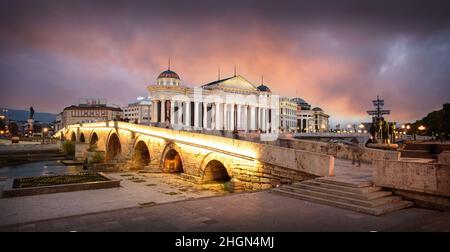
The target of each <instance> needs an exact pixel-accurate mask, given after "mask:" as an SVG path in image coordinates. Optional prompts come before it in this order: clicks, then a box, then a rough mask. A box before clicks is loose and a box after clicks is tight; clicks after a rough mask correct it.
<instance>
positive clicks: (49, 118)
mask: <svg viewBox="0 0 450 252" xmlns="http://www.w3.org/2000/svg"><path fill="white" fill-rule="evenodd" d="M7 110H8V112H6V113H5V112H1V111H0V113H3V114H6V116H9V118H10V120H12V121H26V120H28V117H29V116H30V111H29V110H21V109H7ZM55 119H56V114H52V113H41V112H35V113H34V120H35V121H39V122H54V121H55Z"/></svg>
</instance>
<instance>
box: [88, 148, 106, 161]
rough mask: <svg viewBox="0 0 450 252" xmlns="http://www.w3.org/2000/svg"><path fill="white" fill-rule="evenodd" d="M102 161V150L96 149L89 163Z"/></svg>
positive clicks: (103, 158)
mask: <svg viewBox="0 0 450 252" xmlns="http://www.w3.org/2000/svg"><path fill="white" fill-rule="evenodd" d="M104 161H105V155H103V152H100V151H96V152H95V154H94V155H93V156H92V159H91V163H102V162H104Z"/></svg>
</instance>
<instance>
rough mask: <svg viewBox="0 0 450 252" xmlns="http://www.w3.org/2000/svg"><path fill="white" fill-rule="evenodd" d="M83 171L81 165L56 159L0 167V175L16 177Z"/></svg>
mask: <svg viewBox="0 0 450 252" xmlns="http://www.w3.org/2000/svg"><path fill="white" fill-rule="evenodd" d="M82 171H83V167H82V166H81V165H70V166H65V165H63V164H61V163H59V162H58V161H39V162H33V163H27V164H20V165H12V166H5V167H0V177H2V178H12V177H14V178H17V177H32V176H44V175H47V176H48V175H62V174H76V173H79V172H82Z"/></svg>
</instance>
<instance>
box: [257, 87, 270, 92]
mask: <svg viewBox="0 0 450 252" xmlns="http://www.w3.org/2000/svg"><path fill="white" fill-rule="evenodd" d="M257 89H258V90H259V91H261V92H271V91H270V88H269V87H268V86H266V85H260V86H258V87H257Z"/></svg>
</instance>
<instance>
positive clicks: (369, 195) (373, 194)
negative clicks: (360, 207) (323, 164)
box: [291, 183, 392, 200]
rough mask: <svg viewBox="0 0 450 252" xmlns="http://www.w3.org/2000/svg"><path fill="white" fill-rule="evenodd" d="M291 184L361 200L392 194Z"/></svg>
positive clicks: (390, 193) (388, 192)
mask: <svg viewBox="0 0 450 252" xmlns="http://www.w3.org/2000/svg"><path fill="white" fill-rule="evenodd" d="M291 186H292V187H297V188H300V189H306V190H311V191H317V192H322V193H328V194H332V195H337V196H343V197H350V198H355V199H361V200H373V199H378V198H381V197H385V196H390V195H392V192H390V191H376V192H366V193H361V192H358V193H353V192H346V191H342V190H335V189H330V188H326V187H322V186H316V185H308V184H304V183H299V184H292V185H291Z"/></svg>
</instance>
